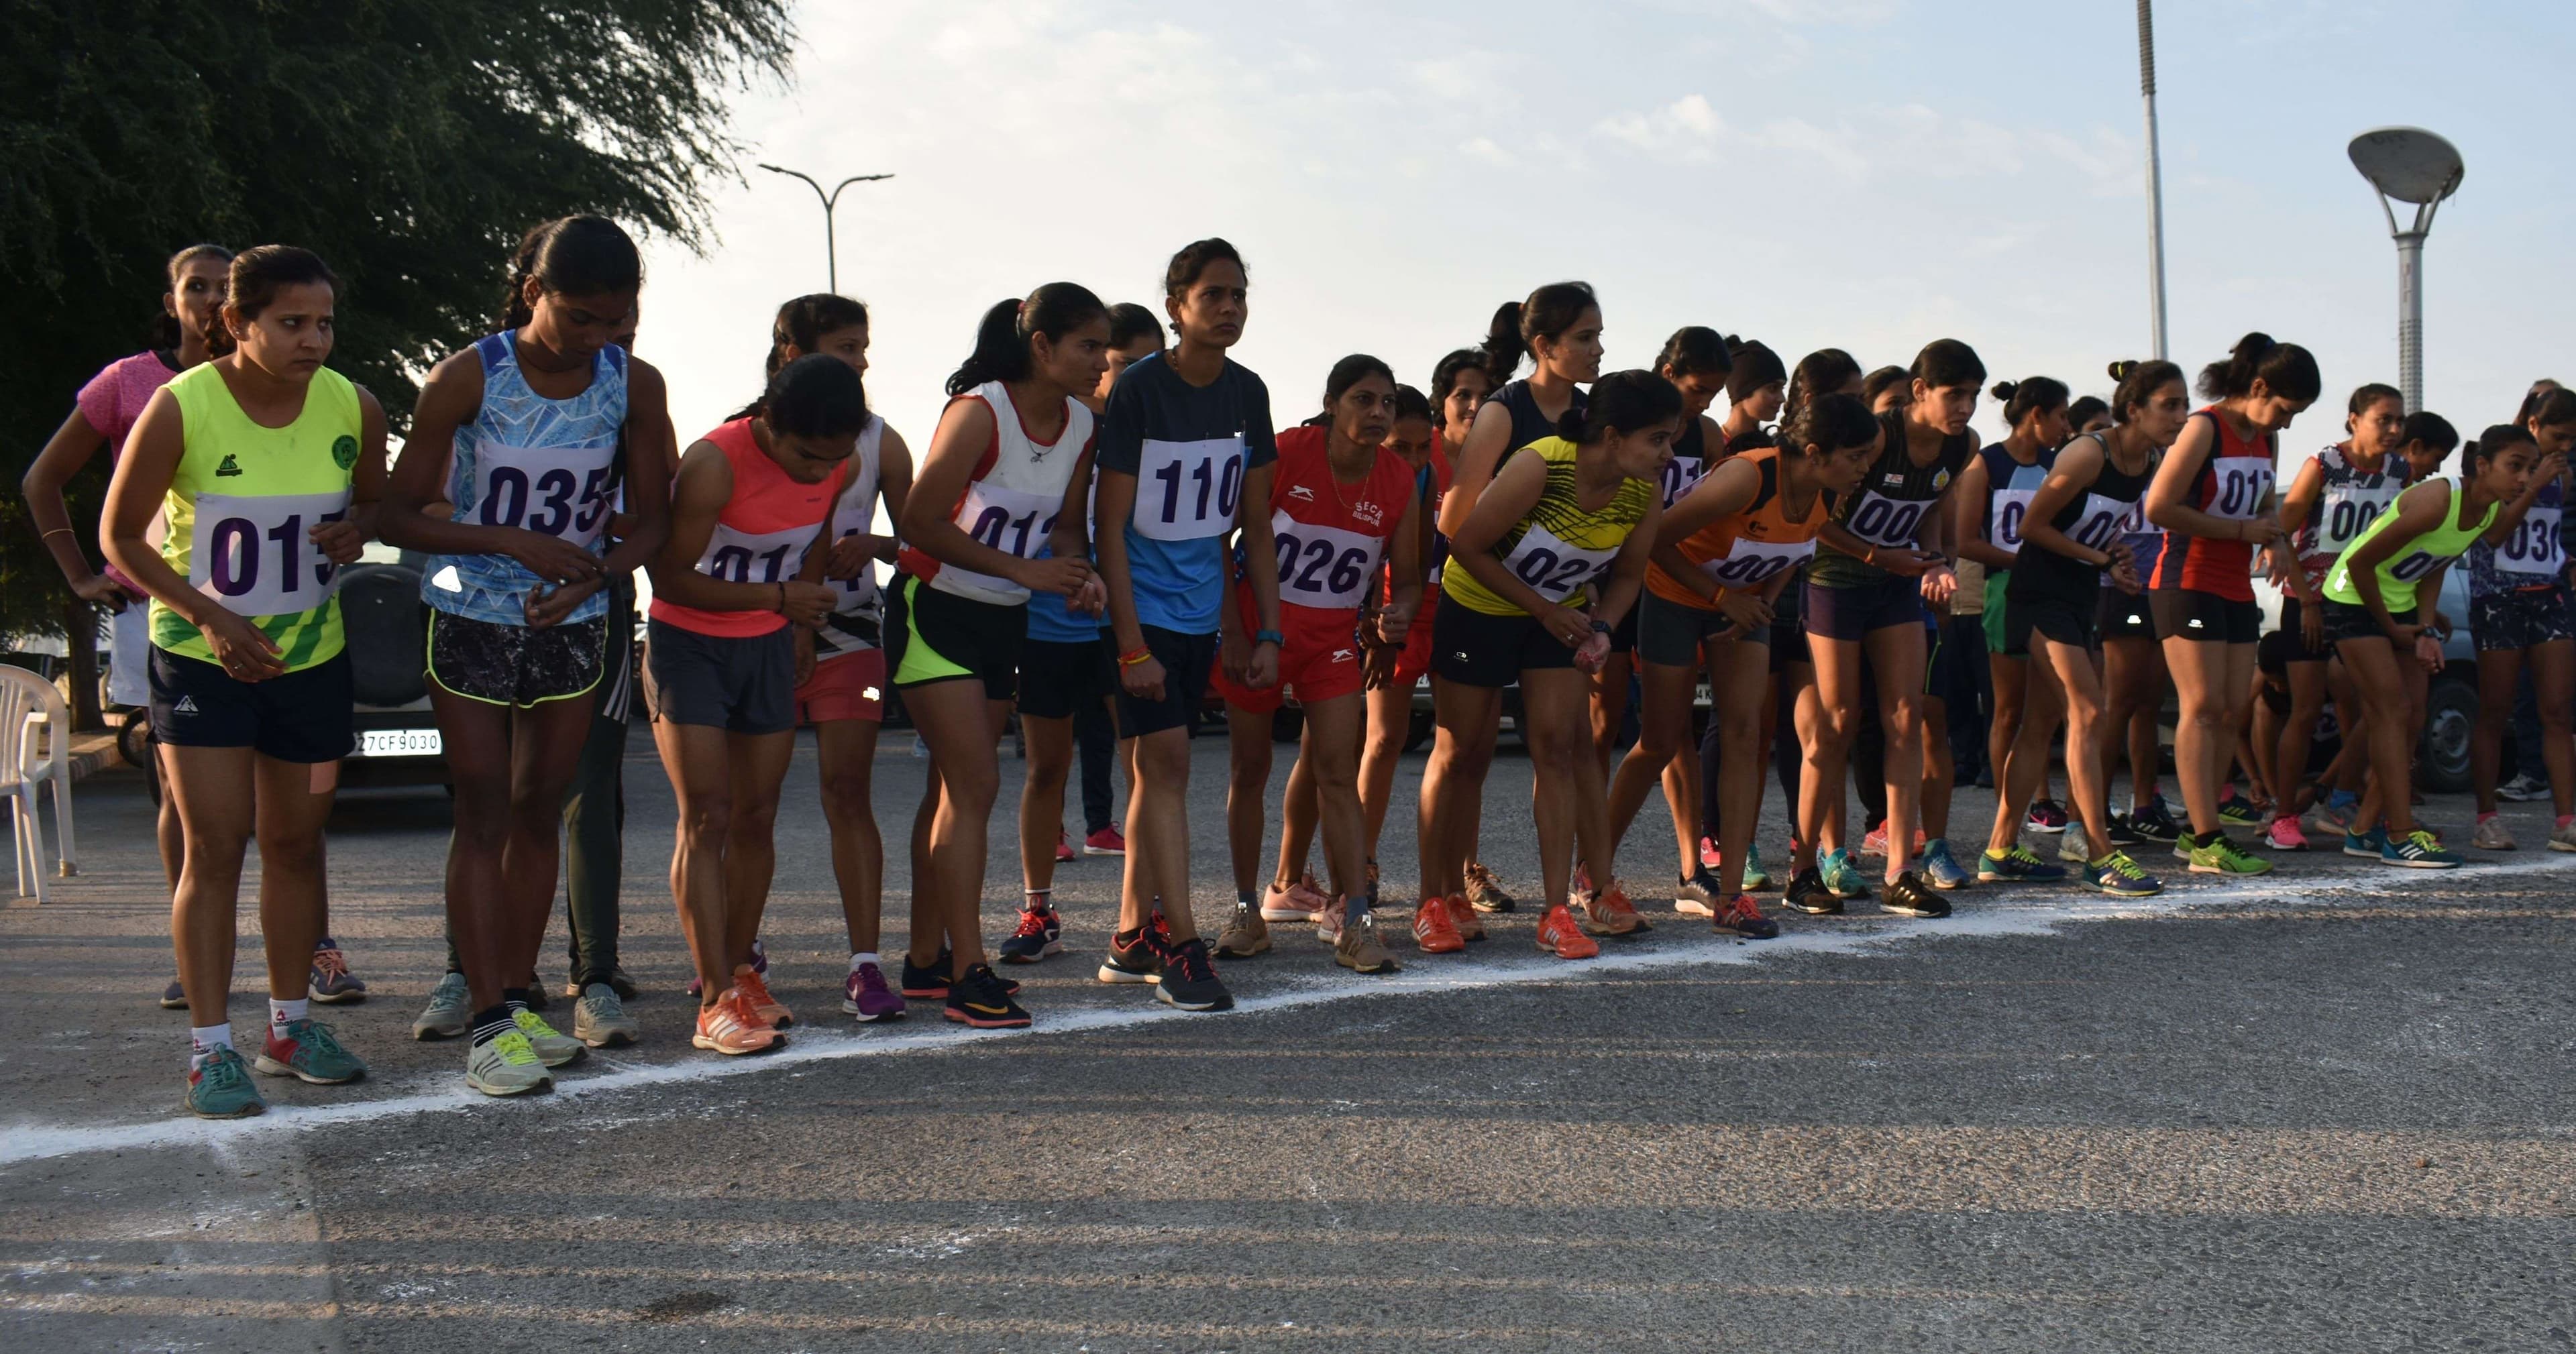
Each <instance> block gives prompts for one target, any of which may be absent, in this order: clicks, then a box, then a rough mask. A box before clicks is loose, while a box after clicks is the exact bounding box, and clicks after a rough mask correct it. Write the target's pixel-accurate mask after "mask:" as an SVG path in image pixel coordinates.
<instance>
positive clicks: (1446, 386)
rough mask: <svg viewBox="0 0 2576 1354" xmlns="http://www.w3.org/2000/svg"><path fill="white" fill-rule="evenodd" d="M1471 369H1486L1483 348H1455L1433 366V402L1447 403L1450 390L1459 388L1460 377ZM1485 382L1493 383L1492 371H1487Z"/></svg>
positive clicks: (1489, 384)
mask: <svg viewBox="0 0 2576 1354" xmlns="http://www.w3.org/2000/svg"><path fill="white" fill-rule="evenodd" d="M1470 371H1485V352H1484V350H1483V349H1481V348H1453V349H1451V350H1450V352H1449V355H1448V356H1446V357H1443V358H1441V359H1440V361H1439V363H1438V364H1437V365H1435V366H1433V367H1432V368H1431V402H1432V403H1433V404H1447V403H1448V402H1449V392H1451V391H1453V390H1456V389H1457V388H1458V377H1459V376H1460V375H1462V374H1463V373H1466V372H1470ZM1485 383H1486V384H1487V385H1488V386H1491V385H1493V384H1494V383H1495V382H1494V376H1493V373H1492V372H1489V371H1486V372H1485Z"/></svg>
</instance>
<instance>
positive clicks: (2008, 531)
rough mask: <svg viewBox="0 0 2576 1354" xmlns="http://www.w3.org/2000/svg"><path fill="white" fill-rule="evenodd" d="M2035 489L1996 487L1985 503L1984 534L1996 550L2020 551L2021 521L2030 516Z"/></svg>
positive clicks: (2016, 552) (2015, 552) (2036, 494)
mask: <svg viewBox="0 0 2576 1354" xmlns="http://www.w3.org/2000/svg"><path fill="white" fill-rule="evenodd" d="M2037 497H2039V491H2038V490H2036V489H1997V490H1996V491H1995V492H1994V496H1993V497H1992V498H1991V499H1989V500H1988V501H1987V504H1986V535H1987V537H1988V538H1989V539H1990V540H1991V541H1992V542H1993V544H1994V546H1995V548H1996V549H1998V550H2009V551H2012V552H2013V553H2014V554H2019V553H2021V523H2022V519H2023V518H2025V517H2028V516H2030V501H2031V500H2032V499H2034V498H2037Z"/></svg>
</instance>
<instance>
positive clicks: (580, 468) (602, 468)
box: [468, 446, 617, 545]
mask: <svg viewBox="0 0 2576 1354" xmlns="http://www.w3.org/2000/svg"><path fill="white" fill-rule="evenodd" d="M616 455H617V448H616V447H614V446H606V447H503V446H485V447H482V448H480V449H479V450H478V451H477V453H476V455H475V458H474V506H473V507H472V508H471V509H469V510H468V511H469V512H471V513H472V515H473V520H474V521H475V522H477V523H480V524H481V525H483V526H487V527H518V528H521V529H523V530H527V531H533V532H536V533H537V534H538V535H540V536H553V537H557V538H559V539H562V540H567V541H570V542H572V543H573V544H575V545H589V544H590V543H592V542H593V541H596V540H598V539H599V527H600V524H601V523H602V522H604V521H606V520H608V478H609V463H610V462H611V461H612V460H613V459H615V457H616Z"/></svg>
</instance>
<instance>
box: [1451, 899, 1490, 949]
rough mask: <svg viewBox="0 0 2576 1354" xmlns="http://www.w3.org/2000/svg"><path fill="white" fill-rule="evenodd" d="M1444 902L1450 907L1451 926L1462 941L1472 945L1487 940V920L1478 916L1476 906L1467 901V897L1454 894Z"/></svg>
mask: <svg viewBox="0 0 2576 1354" xmlns="http://www.w3.org/2000/svg"><path fill="white" fill-rule="evenodd" d="M1442 901H1443V902H1445V903H1447V904H1448V905H1449V925H1450V928H1451V929H1453V930H1455V931H1456V932H1457V933H1458V938H1459V939H1460V940H1463V941H1466V942H1467V943H1468V944H1471V945H1472V944H1474V943H1476V942H1477V941H1479V940H1483V939H1484V938H1485V919H1484V918H1482V917H1479V916H1477V915H1476V905H1475V904H1474V903H1471V902H1468V901H1467V895H1465V894H1463V893H1453V894H1450V895H1449V896H1448V897H1447V898H1445V899H1443V900H1442Z"/></svg>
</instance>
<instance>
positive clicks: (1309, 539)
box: [1246, 427, 1414, 641]
mask: <svg viewBox="0 0 2576 1354" xmlns="http://www.w3.org/2000/svg"><path fill="white" fill-rule="evenodd" d="M1413 474H1414V472H1413V468H1412V467H1411V466H1408V465H1406V464H1405V463H1404V458H1403V457H1401V456H1398V455H1396V454H1395V453H1394V452H1391V451H1388V450H1387V449H1386V448H1384V447H1380V448H1378V449H1377V460H1376V462H1375V463H1374V464H1372V465H1371V466H1370V467H1369V473H1368V478H1366V479H1364V480H1362V481H1360V482H1359V483H1358V484H1356V485H1345V484H1339V483H1336V482H1335V481H1334V479H1333V466H1332V461H1331V459H1330V457H1328V456H1327V455H1326V454H1325V451H1324V430H1323V429H1321V428H1314V427H1301V428H1289V429H1286V430H1284V431H1282V432H1281V433H1280V434H1279V461H1278V464H1277V465H1276V466H1275V467H1274V468H1273V469H1272V472H1271V481H1270V530H1271V534H1272V536H1273V537H1274V538H1275V539H1276V541H1277V543H1278V548H1279V558H1278V569H1279V616H1280V623H1279V628H1280V629H1281V630H1282V631H1284V632H1286V633H1288V634H1291V635H1293V634H1296V633H1297V632H1298V631H1299V629H1300V628H1301V627H1303V628H1309V629H1311V628H1314V627H1316V626H1322V627H1324V628H1326V629H1333V628H1335V627H1338V632H1339V634H1340V635H1341V637H1342V639H1343V640H1344V641H1347V639H1348V638H1349V635H1350V629H1351V615H1352V613H1353V612H1355V611H1357V610H1358V609H1359V605H1360V601H1361V599H1362V598H1364V597H1365V596H1367V594H1368V586H1369V581H1370V580H1371V579H1373V578H1375V577H1377V575H1378V571H1379V565H1380V563H1381V562H1382V561H1383V560H1384V559H1385V557H1386V543H1387V542H1388V541H1389V540H1391V539H1393V538H1394V536H1395V528H1396V524H1397V523H1399V522H1401V521H1403V520H1404V506H1405V504H1406V503H1407V502H1408V501H1410V500H1411V499H1412V497H1413V485H1414V479H1413ZM1246 594H1247V595H1249V589H1248V588H1247V589H1246Z"/></svg>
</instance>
